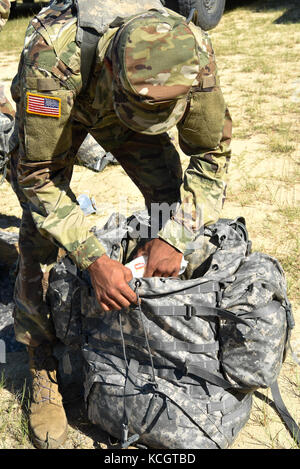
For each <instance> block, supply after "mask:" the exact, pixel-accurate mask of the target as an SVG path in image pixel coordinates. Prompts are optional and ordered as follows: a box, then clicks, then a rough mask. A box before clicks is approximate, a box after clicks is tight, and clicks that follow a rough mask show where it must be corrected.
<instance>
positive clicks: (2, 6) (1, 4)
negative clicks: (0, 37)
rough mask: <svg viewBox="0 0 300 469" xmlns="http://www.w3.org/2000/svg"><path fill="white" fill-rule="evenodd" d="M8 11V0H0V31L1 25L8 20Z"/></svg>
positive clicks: (0, 29)
mask: <svg viewBox="0 0 300 469" xmlns="http://www.w3.org/2000/svg"><path fill="white" fill-rule="evenodd" d="M9 12H10V1H9V0H0V32H1V31H2V28H3V26H4V25H5V23H6V21H7V20H8V17H9Z"/></svg>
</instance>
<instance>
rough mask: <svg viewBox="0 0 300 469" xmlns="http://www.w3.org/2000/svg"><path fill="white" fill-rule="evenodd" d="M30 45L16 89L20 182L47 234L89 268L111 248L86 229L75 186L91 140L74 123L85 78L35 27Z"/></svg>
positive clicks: (28, 39)
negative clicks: (81, 150) (80, 158)
mask: <svg viewBox="0 0 300 469" xmlns="http://www.w3.org/2000/svg"><path fill="white" fill-rule="evenodd" d="M35 27H37V25H35ZM25 45H26V47H25V49H24V51H23V56H22V59H21V60H22V61H21V64H20V67H19V71H18V77H17V78H16V79H15V80H14V89H13V90H12V95H13V96H14V99H15V100H16V101H17V103H18V105H17V114H18V116H17V118H18V122H19V140H20V149H19V153H20V159H19V165H18V182H19V185H20V187H21V189H22V190H23V192H24V194H25V196H26V198H27V200H28V202H29V207H30V210H31V213H32V217H33V219H34V222H35V224H36V226H37V228H38V230H39V231H40V232H41V234H42V235H43V236H45V237H47V238H49V239H50V240H52V241H53V242H54V243H55V244H57V245H58V246H60V247H63V248H64V249H65V250H66V251H67V252H68V254H69V255H70V257H71V258H72V259H73V260H74V262H75V263H76V264H77V265H78V266H79V268H81V269H86V268H87V267H88V266H89V265H90V264H91V263H92V262H94V261H95V260H96V259H97V258H98V257H100V256H101V255H102V254H103V253H104V252H105V249H104V247H103V246H102V245H101V244H100V243H99V241H98V240H97V238H96V237H95V236H94V235H93V234H92V233H91V232H90V231H89V228H88V227H87V226H86V221H85V216H84V214H83V212H82V210H81V209H80V207H79V205H78V203H77V201H76V197H75V195H74V194H73V193H72V191H71V189H70V185H69V184H70V180H71V176H72V169H73V163H74V156H75V154H76V152H77V149H78V147H79V145H80V143H81V142H82V141H83V139H84V138H85V136H86V130H85V129H84V128H83V127H82V126H80V125H79V124H77V125H76V124H75V123H74V122H72V112H73V108H74V103H75V99H76V96H77V94H78V92H79V91H80V83H78V80H79V78H78V75H74V74H73V73H72V70H71V69H70V68H69V67H67V66H66V65H65V63H63V62H62V61H60V60H58V58H57V57H56V56H55V53H54V51H53V48H52V47H51V46H50V45H48V44H47V42H46V40H45V39H44V38H43V36H42V35H41V34H40V33H39V32H38V33H37V32H36V31H35V28H32V27H29V30H28V31H27V34H26V39H25ZM73 62H74V61H73ZM18 93H19V96H18Z"/></svg>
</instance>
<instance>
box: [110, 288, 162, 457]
mask: <svg viewBox="0 0 300 469" xmlns="http://www.w3.org/2000/svg"><path fill="white" fill-rule="evenodd" d="M135 286H136V294H137V300H138V311H139V317H140V321H141V323H142V326H143V332H144V337H145V341H146V348H147V351H148V354H149V358H150V364H151V370H152V380H145V379H143V378H141V376H138V375H136V374H135V373H133V372H132V370H130V368H129V363H128V359H127V354H126V344H125V339H124V333H123V325H122V310H120V312H119V325H120V334H121V342H122V349H123V357H124V361H125V365H126V375H127V379H129V373H130V375H131V376H132V377H134V378H137V379H139V380H141V381H144V382H146V383H147V384H151V385H152V386H153V387H154V388H157V387H158V384H157V382H156V378H155V370H154V364H153V358H152V354H151V349H150V344H149V340H148V333H147V330H146V327H145V324H144V320H143V312H142V309H141V301H140V295H139V289H138V287H139V286H140V282H139V281H138V280H137V281H136V283H135ZM129 370H130V371H129ZM139 437H140V435H138V434H134V435H132V436H131V437H130V438H128V416H127V413H126V394H125V386H124V416H123V422H122V448H128V446H129V445H131V444H133V443H134V442H136V441H137V440H138V439H139Z"/></svg>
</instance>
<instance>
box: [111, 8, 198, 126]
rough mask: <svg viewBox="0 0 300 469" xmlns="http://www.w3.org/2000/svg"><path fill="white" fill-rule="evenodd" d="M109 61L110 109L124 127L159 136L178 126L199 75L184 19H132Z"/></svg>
mask: <svg viewBox="0 0 300 469" xmlns="http://www.w3.org/2000/svg"><path fill="white" fill-rule="evenodd" d="M111 60H112V69H113V99H114V108H115V111H116V113H117V115H118V117H119V118H120V120H121V121H122V122H123V123H124V124H125V125H126V126H127V127H129V128H130V129H132V130H135V131H136V132H139V133H145V134H160V133H162V132H166V131H167V130H169V129H170V128H171V127H173V126H174V125H176V124H177V122H179V121H180V119H181V118H182V116H183V114H184V112H185V109H186V105H187V95H188V92H189V90H190V88H191V86H192V84H193V83H194V81H195V79H196V77H197V75H198V73H199V71H200V65H199V58H198V55H197V44H196V40H195V37H194V35H193V33H192V31H191V30H190V28H189V27H188V25H187V23H186V22H185V21H184V18H183V17H181V16H170V15H168V14H163V13H160V12H158V11H149V12H147V13H144V14H142V15H139V16H136V17H134V18H133V19H130V20H129V21H127V22H126V23H125V24H124V25H123V26H122V27H121V28H120V29H119V31H118V32H117V34H116V36H115V38H114V41H113V44H112V49H111Z"/></svg>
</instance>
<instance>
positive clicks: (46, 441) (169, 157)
mask: <svg viewBox="0 0 300 469" xmlns="http://www.w3.org/2000/svg"><path fill="white" fill-rule="evenodd" d="M93 44H94V45H93ZM12 95H13V98H14V100H15V101H16V103H17V119H18V121H19V142H20V143H19V155H18V166H17V175H16V171H13V173H14V174H13V177H14V184H15V186H17V188H18V190H19V191H21V192H22V194H23V195H22V197H23V201H22V206H23V217H22V224H21V228H20V240H19V249H20V261H19V273H18V277H17V281H16V287H15V302H16V307H15V313H14V318H15V333H16V338H17V340H18V341H20V342H22V343H24V344H26V345H27V346H28V351H29V357H30V368H31V372H32V376H33V403H32V406H31V416H30V427H31V432H32V437H33V442H34V444H35V445H36V446H38V447H40V448H56V447H58V446H59V445H61V444H62V443H63V441H64V440H65V437H66V431H67V420H66V416H65V412H64V409H63V406H62V399H61V395H60V393H59V390H58V387H57V384H56V368H55V366H56V365H55V362H54V360H53V357H52V345H53V343H54V341H55V333H54V330H53V326H52V322H51V312H50V311H49V310H48V308H47V304H46V302H45V295H46V291H47V274H48V272H49V270H50V269H51V266H52V265H53V263H54V262H55V261H56V259H57V252H58V247H63V248H64V249H65V251H66V252H67V254H68V255H69V256H70V258H71V259H72V260H73V261H74V262H75V263H76V265H77V266H78V267H79V268H80V269H82V270H84V269H88V271H89V273H90V276H91V280H92V283H93V286H94V289H95V294H96V297H97V300H98V302H99V304H100V306H101V308H102V309H103V310H104V311H109V310H113V309H120V308H127V307H128V306H129V305H130V304H132V303H135V302H136V301H137V298H136V295H135V293H134V292H133V291H132V290H131V289H130V288H129V286H128V282H129V281H130V280H131V278H132V275H131V272H130V270H129V269H127V268H126V267H125V266H123V265H122V264H120V263H119V262H117V261H114V260H111V259H110V258H109V257H108V256H107V255H106V254H105V249H104V247H103V246H102V245H101V243H100V242H99V241H98V239H97V238H96V237H95V236H94V234H93V233H92V232H90V231H89V228H88V227H87V226H86V223H85V218H84V214H83V212H82V211H81V209H80V207H79V206H78V204H77V202H76V198H75V196H74V194H73V193H72V192H71V189H70V186H69V183H70V180H71V176H72V166H73V164H74V157H75V155H76V152H77V149H78V148H79V146H80V144H81V143H82V141H83V140H84V138H85V137H86V135H87V133H88V132H89V133H90V134H91V135H92V136H93V137H94V138H95V139H96V141H97V142H98V143H99V144H100V145H101V146H102V147H103V148H104V149H105V150H106V151H109V152H111V153H112V154H113V155H114V156H115V158H116V159H117V160H118V162H119V163H120V164H121V165H122V167H123V168H124V170H125V171H126V173H127V174H128V175H129V177H130V178H131V179H132V180H133V182H134V183H135V184H136V185H137V187H138V188H139V189H140V190H141V192H142V194H143V196H144V199H145V203H146V206H147V207H148V208H149V210H150V209H151V204H153V203H163V202H165V203H167V204H169V206H172V207H176V209H175V210H173V212H172V213H171V215H170V216H169V219H168V220H167V222H166V223H165V224H164V226H162V227H161V229H160V231H159V232H158V236H157V237H155V238H154V239H152V240H150V241H149V242H147V243H146V244H145V246H144V248H143V250H142V251H140V252H139V254H141V253H144V254H146V255H147V256H148V263H147V267H146V272H145V276H177V275H178V272H179V269H180V264H181V260H182V256H183V254H184V253H185V252H186V250H187V249H188V246H189V245H190V243H191V242H192V241H193V239H194V238H195V237H196V235H197V233H198V231H199V227H200V226H199V223H198V218H199V207H200V214H201V220H202V223H201V224H202V225H203V224H209V223H213V222H215V221H216V220H217V219H218V218H219V214H220V210H221V207H222V203H223V197H224V190H225V185H226V184H225V181H224V177H225V173H226V171H227V166H228V162H229V158H230V148H229V144H230V139H231V119H230V115H229V112H228V110H227V107H226V104H225V102H224V98H223V95H222V92H221V89H220V84H219V78H218V75H217V69H216V63H215V56H214V52H213V49H212V45H211V42H210V39H209V37H208V36H207V34H206V33H204V32H203V31H202V30H200V28H198V27H197V26H195V25H194V24H193V23H192V22H190V21H188V20H186V19H185V18H183V17H182V16H180V15H178V14H176V13H174V12H171V11H170V10H167V9H165V8H163V7H162V5H161V3H160V2H159V1H158V0H126V1H125V0H124V1H123V0H122V1H119V2H113V1H105V2H103V1H101V0H88V1H87V0H77V1H76V2H75V5H73V2H72V1H69V0H68V1H67V2H65V4H64V5H63V4H60V5H57V6H56V5H55V4H53V3H52V4H51V5H50V6H49V7H48V8H46V9H44V10H42V11H41V12H40V13H39V14H38V15H37V16H36V17H35V18H34V19H33V20H32V21H31V23H30V25H29V27H28V30H27V32H26V37H25V46H24V50H23V53H22V56H21V59H20V64H19V70H18V74H17V76H16V77H15V79H14V81H13V85H12ZM176 125H177V128H178V132H179V142H180V146H181V148H182V150H183V151H184V152H185V153H186V154H187V155H189V156H190V163H189V166H188V168H187V169H186V171H185V174H184V178H182V170H181V165H180V158H179V154H178V152H177V150H176V147H175V145H174V142H173V140H172V139H171V138H170V137H169V134H168V131H169V130H170V129H171V128H173V127H174V126H176ZM186 207H188V209H186Z"/></svg>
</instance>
